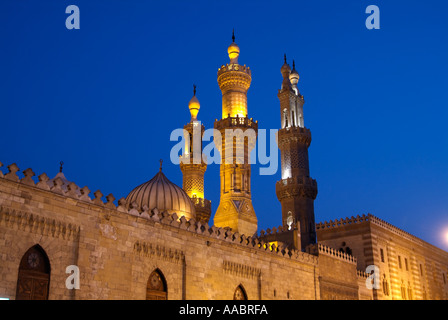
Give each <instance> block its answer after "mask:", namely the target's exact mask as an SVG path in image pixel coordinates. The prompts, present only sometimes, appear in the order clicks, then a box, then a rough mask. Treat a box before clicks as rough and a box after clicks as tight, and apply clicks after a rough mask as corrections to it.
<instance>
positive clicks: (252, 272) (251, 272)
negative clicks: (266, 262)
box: [222, 260, 261, 279]
mask: <svg viewBox="0 0 448 320" xmlns="http://www.w3.org/2000/svg"><path fill="white" fill-rule="evenodd" d="M222 268H223V270H224V272H225V273H229V274H232V275H234V276H238V277H243V278H249V279H258V277H259V276H260V275H261V269H259V268H255V267H251V266H246V265H244V264H241V263H237V262H231V261H226V260H224V261H223V262H222Z"/></svg>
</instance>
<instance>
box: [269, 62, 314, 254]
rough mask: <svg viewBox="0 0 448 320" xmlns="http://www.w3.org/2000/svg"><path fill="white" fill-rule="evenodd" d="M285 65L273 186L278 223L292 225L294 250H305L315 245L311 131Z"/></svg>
mask: <svg viewBox="0 0 448 320" xmlns="http://www.w3.org/2000/svg"><path fill="white" fill-rule="evenodd" d="M292 63H293V69H292V70H291V68H290V67H289V66H288V64H287V63H286V55H285V64H283V66H282V67H281V69H280V71H281V73H282V76H283V82H282V89H281V90H279V92H278V95H277V96H278V98H279V100H280V114H281V129H280V130H279V131H278V147H279V149H280V155H281V170H282V177H281V180H280V181H278V182H277V184H276V187H275V189H276V193H277V198H278V200H279V201H280V203H281V205H282V222H283V225H284V226H286V225H288V229H289V227H290V226H291V225H292V224H294V225H295V226H296V228H295V229H296V230H297V231H296V232H298V233H300V241H295V240H294V243H295V249H297V250H302V251H304V250H306V247H307V246H308V245H310V244H314V243H316V230H315V219H314V199H315V198H316V196H317V183H316V180H314V179H312V178H311V177H310V170H309V160H308V147H309V146H310V143H311V131H310V130H309V129H307V128H305V127H304V124H303V104H304V100H303V96H302V95H301V94H300V93H299V91H298V88H297V83H298V81H299V74H298V72H297V71H296V70H295V61H294V60H293V62H292Z"/></svg>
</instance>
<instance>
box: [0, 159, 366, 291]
mask: <svg viewBox="0 0 448 320" xmlns="http://www.w3.org/2000/svg"><path fill="white" fill-rule="evenodd" d="M10 167H11V168H12V166H10ZM16 167H17V166H15V165H14V166H13V168H16ZM42 176H43V175H41V176H40V178H39V179H41V178H42ZM45 176H46V175H45ZM54 184H55V185H54V187H52V188H48V187H47V186H48V185H43V184H39V183H37V184H35V183H34V180H33V179H29V176H25V177H23V178H21V179H20V178H19V177H18V176H17V174H16V173H15V172H10V173H8V174H7V175H6V177H0V257H1V260H0V262H1V263H0V275H1V280H2V281H1V282H0V296H1V297H6V298H10V299H15V297H16V291H17V282H18V281H17V280H18V272H19V264H20V261H21V259H22V256H23V255H24V254H25V252H27V250H28V249H29V248H30V247H33V246H34V245H36V244H38V245H39V246H40V247H41V248H42V249H43V250H44V251H45V253H46V255H47V256H48V259H49V261H50V265H51V276H50V283H49V296H48V298H49V299H145V298H146V289H147V282H148V277H149V275H150V274H151V272H153V271H154V270H160V272H161V273H162V274H163V276H164V277H165V279H166V283H167V297H168V299H232V298H233V294H234V291H235V289H236V288H237V287H238V286H240V285H241V286H242V287H243V288H244V290H245V292H246V294H247V298H248V299H313V300H314V299H320V298H321V297H322V296H324V297H328V296H330V294H329V293H326V290H328V291H331V292H332V295H331V297H332V298H334V297H337V298H344V299H345V298H354V297H353V292H355V293H356V292H357V289H356V288H357V282H356V277H355V275H356V265H355V264H354V263H353V260H352V258H350V257H349V256H346V257H338V256H337V255H336V252H334V253H326V254H325V258H323V257H321V256H317V255H314V254H310V253H306V252H301V251H296V250H291V251H290V250H288V249H287V248H286V249H285V248H281V247H280V248H277V247H276V246H275V245H270V244H269V243H266V242H263V241H261V240H259V239H258V238H256V237H246V236H244V235H240V234H238V233H233V232H231V231H229V230H224V229H222V228H216V227H214V226H212V227H209V226H208V225H203V224H202V223H201V222H196V221H195V220H193V219H191V220H188V221H187V220H186V219H185V217H181V218H180V219H178V217H177V215H175V214H173V215H171V214H167V213H161V212H158V210H157V209H155V210H152V212H138V211H137V210H136V209H130V210H128V209H126V207H127V206H126V204H125V203H124V202H123V200H124V199H120V201H119V203H120V204H119V205H118V206H115V205H114V204H113V202H106V203H105V202H103V200H102V199H101V198H100V197H95V198H93V199H90V197H89V196H88V195H86V194H84V195H78V194H77V193H76V192H72V191H73V190H69V191H63V190H62V188H60V186H59V185H58V184H57V182H54ZM71 185H72V188H74V189H77V187H75V184H73V183H72V184H71ZM95 194H96V195H97V196H98V195H100V194H101V192H95ZM109 199H111V195H110V196H109ZM276 232H280V231H276ZM321 261H324V262H323V263H322V265H321ZM332 261H333V263H334V264H335V265H338V270H340V272H338V273H336V274H334V272H332V271H331V269H332ZM70 265H76V266H78V267H79V271H80V289H78V290H77V289H71V290H70V289H67V287H66V279H67V277H68V276H69V275H70V274H69V273H66V268H67V266H70ZM330 273H331V274H332V275H331V276H330V275H329V274H330ZM324 274H326V275H324ZM321 276H322V277H323V279H324V282H325V280H326V279H327V278H328V279H330V278H331V280H332V282H331V288H330V285H323V284H321V282H322V280H321V279H320V277H321ZM325 283H330V280H329V281H327V282H325ZM327 287H328V288H327ZM336 294H338V295H337V296H336Z"/></svg>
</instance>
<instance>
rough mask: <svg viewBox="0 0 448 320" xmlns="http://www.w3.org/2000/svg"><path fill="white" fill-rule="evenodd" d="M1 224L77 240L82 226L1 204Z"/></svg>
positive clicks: (49, 235) (54, 236) (11, 227)
mask: <svg viewBox="0 0 448 320" xmlns="http://www.w3.org/2000/svg"><path fill="white" fill-rule="evenodd" d="M0 226H4V227H7V228H10V229H16V230H20V231H25V232H30V233H36V234H40V235H43V236H48V237H53V238H60V239H64V240H69V241H73V240H77V239H78V238H79V233H80V229H81V228H80V226H78V225H76V224H72V223H65V222H61V221H59V220H56V219H51V218H46V217H41V216H39V215H36V214H32V213H28V212H23V211H18V210H8V209H5V208H3V207H2V206H0Z"/></svg>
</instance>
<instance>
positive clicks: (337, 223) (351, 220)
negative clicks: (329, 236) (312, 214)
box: [316, 214, 371, 230]
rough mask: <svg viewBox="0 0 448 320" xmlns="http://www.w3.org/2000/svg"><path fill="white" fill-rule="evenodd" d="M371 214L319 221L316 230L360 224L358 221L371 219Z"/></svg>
mask: <svg viewBox="0 0 448 320" xmlns="http://www.w3.org/2000/svg"><path fill="white" fill-rule="evenodd" d="M370 216H371V215H370V214H368V215H365V214H363V215H362V216H359V215H357V216H356V217H353V216H352V217H351V218H345V219H340V220H338V219H336V220H334V221H333V220H330V221H329V222H327V221H325V222H319V223H316V230H323V229H330V228H338V227H342V226H346V225H351V224H358V223H363V222H366V221H370V218H369V217H370Z"/></svg>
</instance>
